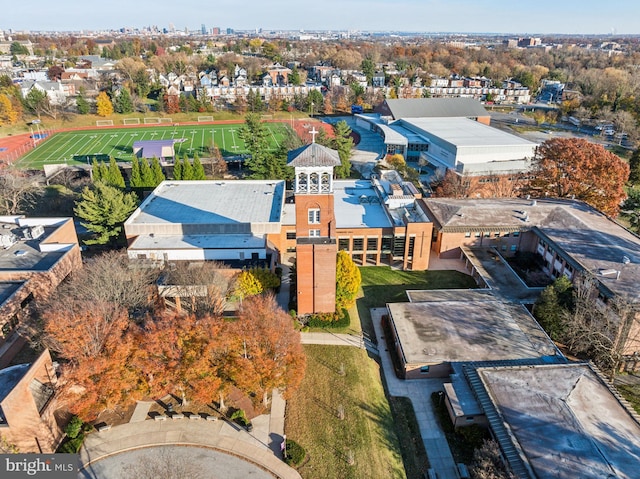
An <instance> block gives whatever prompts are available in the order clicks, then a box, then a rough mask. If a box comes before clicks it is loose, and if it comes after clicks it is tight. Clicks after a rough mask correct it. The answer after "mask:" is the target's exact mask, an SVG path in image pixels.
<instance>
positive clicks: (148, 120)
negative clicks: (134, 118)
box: [144, 118, 160, 125]
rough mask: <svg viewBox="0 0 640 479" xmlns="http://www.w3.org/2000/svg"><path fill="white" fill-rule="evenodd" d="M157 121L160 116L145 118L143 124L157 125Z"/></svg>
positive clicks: (158, 121)
mask: <svg viewBox="0 0 640 479" xmlns="http://www.w3.org/2000/svg"><path fill="white" fill-rule="evenodd" d="M158 123H160V118H145V119H144V124H145V125H157V124H158Z"/></svg>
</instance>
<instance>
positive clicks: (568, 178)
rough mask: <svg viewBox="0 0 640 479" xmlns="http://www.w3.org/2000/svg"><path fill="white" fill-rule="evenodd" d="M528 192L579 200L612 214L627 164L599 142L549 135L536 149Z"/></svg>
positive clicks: (621, 195)
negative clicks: (551, 136)
mask: <svg viewBox="0 0 640 479" xmlns="http://www.w3.org/2000/svg"><path fill="white" fill-rule="evenodd" d="M532 163H533V167H532V174H533V176H534V179H532V180H531V181H530V183H529V188H528V192H529V194H531V195H532V196H537V197H547V196H549V197H554V198H570V197H572V198H573V197H574V198H576V199H578V200H582V201H584V202H586V203H588V204H589V205H591V206H593V207H594V208H597V209H599V210H600V211H602V212H603V213H606V214H608V215H610V216H612V217H616V216H617V215H618V210H619V207H620V203H621V202H622V200H624V198H625V197H626V194H625V192H624V189H623V187H624V184H625V182H626V181H627V179H628V178H629V165H627V164H626V163H625V162H624V161H623V160H621V159H620V158H619V157H618V156H616V155H614V154H613V153H611V152H609V151H607V150H605V149H604V147H603V146H602V145H597V144H594V143H591V142H589V141H587V140H584V139H581V138H553V139H551V140H547V141H545V142H544V143H542V144H541V145H540V146H538V147H537V148H536V153H535V155H534V158H533V162H532Z"/></svg>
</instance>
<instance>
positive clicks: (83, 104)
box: [76, 92, 91, 115]
mask: <svg viewBox="0 0 640 479" xmlns="http://www.w3.org/2000/svg"><path fill="white" fill-rule="evenodd" d="M76 108H77V109H78V113H80V114H81V115H86V114H87V113H89V112H90V111H91V105H89V102H88V101H87V99H86V98H85V97H84V94H83V93H82V92H81V93H80V94H79V95H78V98H76Z"/></svg>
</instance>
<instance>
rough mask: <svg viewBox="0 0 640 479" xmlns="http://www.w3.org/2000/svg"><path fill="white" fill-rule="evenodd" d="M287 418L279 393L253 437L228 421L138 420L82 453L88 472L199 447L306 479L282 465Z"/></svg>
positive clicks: (90, 442)
mask: <svg viewBox="0 0 640 479" xmlns="http://www.w3.org/2000/svg"><path fill="white" fill-rule="evenodd" d="M141 406H142V407H141V408H140V409H141V410H144V409H147V410H148V406H147V404H145V403H143V404H142V405H141ZM284 414H285V401H284V399H283V398H282V396H281V395H280V393H279V392H278V391H274V393H273V396H272V404H271V414H269V415H267V414H263V415H261V416H258V417H256V418H254V419H253V420H252V424H253V430H252V431H251V432H250V433H249V432H247V431H246V430H245V429H244V428H241V427H239V426H237V425H236V424H234V423H232V422H229V421H226V420H223V419H219V420H217V421H207V420H205V419H204V418H202V419H199V420H193V419H189V418H188V417H184V418H182V419H171V418H167V419H164V420H162V421H157V420H153V419H151V418H147V419H146V420H142V421H141V420H140V418H137V419H138V420H137V421H135V422H130V423H128V424H122V425H119V426H114V427H112V428H110V429H108V430H103V431H101V432H95V433H93V434H89V435H88V436H87V438H86V440H85V442H84V445H83V446H82V449H81V450H80V459H81V461H82V464H83V468H85V469H86V470H87V471H88V470H90V469H91V464H93V463H95V462H97V461H99V460H100V459H104V458H107V457H111V456H114V455H117V454H119V453H121V452H125V451H131V450H134V449H139V448H145V447H154V446H172V445H174V446H194V447H204V448H211V449H215V450H217V451H220V452H223V453H226V454H230V455H232V456H235V457H238V458H240V459H243V460H246V461H248V462H251V463H254V464H256V465H258V466H260V467H261V468H262V469H264V470H266V471H269V472H270V473H271V474H273V475H274V476H275V477H277V478H279V479H301V478H300V474H298V472H297V471H296V470H295V469H292V468H290V467H289V466H287V465H286V464H285V463H284V462H283V461H282V459H281V452H280V445H281V444H282V441H283V439H284ZM218 472H224V471H218Z"/></svg>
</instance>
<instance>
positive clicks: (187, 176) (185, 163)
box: [182, 155, 193, 180]
mask: <svg viewBox="0 0 640 479" xmlns="http://www.w3.org/2000/svg"><path fill="white" fill-rule="evenodd" d="M182 179H183V180H193V166H191V162H190V161H189V158H187V155H184V157H183V158H182Z"/></svg>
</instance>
